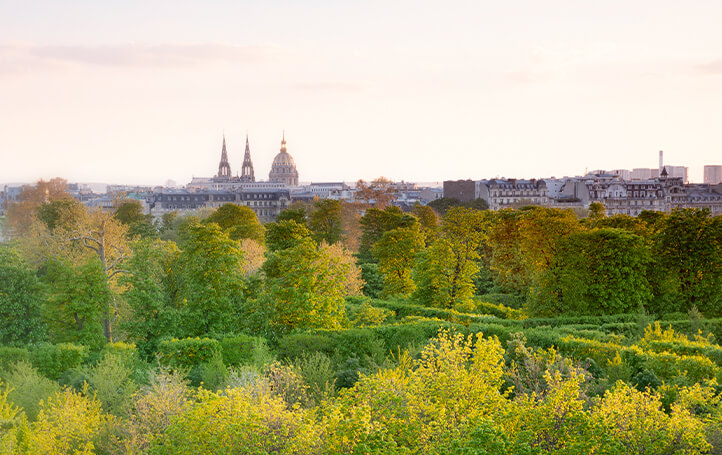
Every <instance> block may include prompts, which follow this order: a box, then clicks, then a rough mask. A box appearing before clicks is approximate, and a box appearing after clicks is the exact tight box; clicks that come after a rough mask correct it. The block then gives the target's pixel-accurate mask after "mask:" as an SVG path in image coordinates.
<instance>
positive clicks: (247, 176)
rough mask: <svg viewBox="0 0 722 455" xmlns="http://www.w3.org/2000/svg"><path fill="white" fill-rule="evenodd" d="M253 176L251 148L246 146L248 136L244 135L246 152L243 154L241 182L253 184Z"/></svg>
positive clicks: (254, 179)
mask: <svg viewBox="0 0 722 455" xmlns="http://www.w3.org/2000/svg"><path fill="white" fill-rule="evenodd" d="M255 181H256V177H255V176H254V175H253V161H251V148H250V147H249V146H248V134H246V152H245V153H244V154H243V167H242V168H241V182H243V183H251V182H255Z"/></svg>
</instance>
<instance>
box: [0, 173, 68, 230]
mask: <svg viewBox="0 0 722 455" xmlns="http://www.w3.org/2000/svg"><path fill="white" fill-rule="evenodd" d="M70 199H72V196H71V195H70V193H68V182H67V181H66V180H63V179H61V178H54V179H51V180H49V181H47V182H46V181H44V180H40V181H38V183H36V184H35V185H24V186H23V187H22V188H21V189H20V194H19V195H18V198H17V201H14V202H10V203H8V207H7V223H8V227H9V228H10V233H11V234H12V235H14V236H18V235H23V234H25V233H26V232H27V230H28V228H29V227H30V225H31V224H32V223H33V219H34V218H35V216H36V214H37V210H38V208H39V207H40V206H41V205H42V204H43V203H46V202H51V201H55V200H70Z"/></svg>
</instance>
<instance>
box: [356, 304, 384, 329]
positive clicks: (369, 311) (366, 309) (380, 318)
mask: <svg viewBox="0 0 722 455" xmlns="http://www.w3.org/2000/svg"><path fill="white" fill-rule="evenodd" d="M392 316H394V312H393V311H391V310H387V309H385V308H377V307H374V306H372V305H371V304H370V303H368V302H364V303H362V304H361V305H360V306H359V307H358V308H357V309H355V311H353V313H352V315H351V318H350V319H351V321H352V322H353V323H354V325H356V326H358V327H362V326H367V325H379V324H381V323H383V322H384V321H385V320H386V319H387V318H389V317H392Z"/></svg>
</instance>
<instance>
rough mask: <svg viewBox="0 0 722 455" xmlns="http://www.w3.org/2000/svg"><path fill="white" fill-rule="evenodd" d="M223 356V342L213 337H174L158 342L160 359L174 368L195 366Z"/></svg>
mask: <svg viewBox="0 0 722 455" xmlns="http://www.w3.org/2000/svg"><path fill="white" fill-rule="evenodd" d="M222 356H223V354H222V348H221V343H220V342H219V341H218V340H215V339H213V338H198V337H196V338H184V339H182V340H178V339H175V338H173V339H171V340H164V341H161V342H160V343H159V344H158V360H159V361H160V362H161V363H162V364H164V365H167V366H169V367H173V368H178V367H194V366H197V365H200V364H201V363H206V362H210V361H212V360H216V359H221V358H222Z"/></svg>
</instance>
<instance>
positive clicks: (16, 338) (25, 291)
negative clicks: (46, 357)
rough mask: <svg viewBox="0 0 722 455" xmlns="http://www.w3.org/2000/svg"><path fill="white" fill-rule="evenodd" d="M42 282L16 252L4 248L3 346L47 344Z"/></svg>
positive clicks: (0, 251) (0, 273)
mask: <svg viewBox="0 0 722 455" xmlns="http://www.w3.org/2000/svg"><path fill="white" fill-rule="evenodd" d="M41 305H42V288H41V284H40V281H39V280H38V278H37V276H36V275H35V273H34V271H33V270H31V269H30V268H29V267H28V266H27V265H26V264H25V262H24V261H23V260H22V258H21V257H20V254H19V253H18V252H17V251H14V250H13V249H11V248H9V247H7V246H4V245H0V344H3V345H15V344H17V345H27V344H30V343H36V342H38V341H43V340H45V339H46V337H47V329H46V327H45V323H44V322H43V320H42V311H41Z"/></svg>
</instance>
